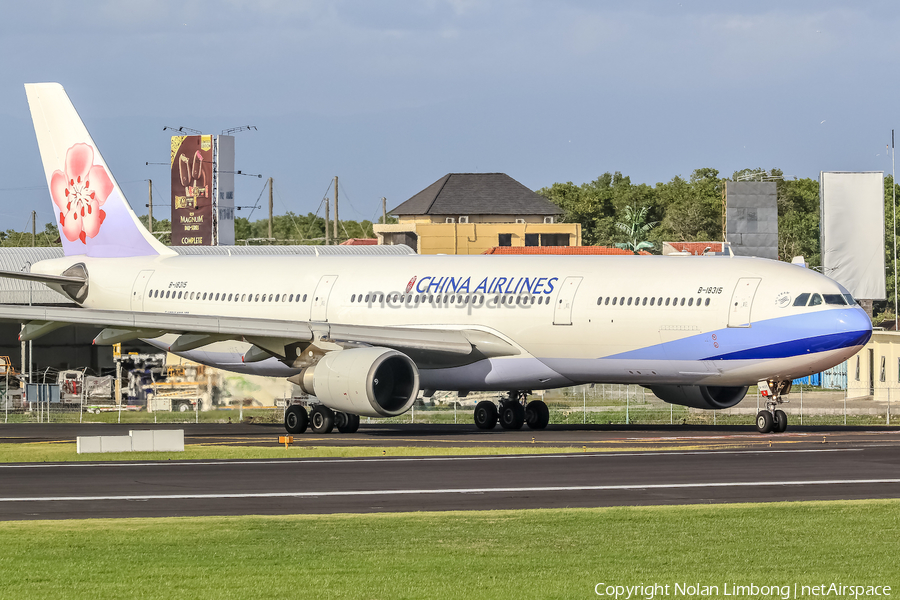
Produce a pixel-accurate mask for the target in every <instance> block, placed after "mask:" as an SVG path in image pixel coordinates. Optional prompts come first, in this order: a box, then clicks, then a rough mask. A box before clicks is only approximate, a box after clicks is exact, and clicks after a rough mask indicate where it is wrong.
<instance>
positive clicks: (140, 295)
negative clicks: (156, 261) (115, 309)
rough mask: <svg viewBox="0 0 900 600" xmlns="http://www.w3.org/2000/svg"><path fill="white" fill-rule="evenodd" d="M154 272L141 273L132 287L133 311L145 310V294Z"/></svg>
mask: <svg viewBox="0 0 900 600" xmlns="http://www.w3.org/2000/svg"><path fill="white" fill-rule="evenodd" d="M151 275H153V271H141V272H140V273H138V276H137V278H135V280H134V285H133V286H131V310H144V294H145V293H146V291H147V282H149V281H150V276H151Z"/></svg>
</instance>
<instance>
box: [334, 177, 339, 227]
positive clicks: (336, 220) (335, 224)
mask: <svg viewBox="0 0 900 600" xmlns="http://www.w3.org/2000/svg"><path fill="white" fill-rule="evenodd" d="M334 243H335V244H337V243H338V176H337V175H335V176H334Z"/></svg>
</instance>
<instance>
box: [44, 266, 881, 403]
mask: <svg viewBox="0 0 900 600" xmlns="http://www.w3.org/2000/svg"><path fill="white" fill-rule="evenodd" d="M76 263H83V264H84V265H85V267H86V269H87V272H88V274H89V282H90V288H89V292H88V295H87V297H86V299H85V300H84V302H83V305H84V306H85V307H88V308H103V309H115V310H123V311H142V312H153V313H180V314H197V315H221V316H236V317H241V316H245V317H248V318H250V317H258V318H267V319H279V320H284V321H309V322H328V323H339V324H349V325H378V326H394V327H413V326H415V327H419V328H422V327H426V328H439V329H467V330H482V331H486V332H490V333H492V334H494V335H496V336H498V337H500V338H502V339H504V340H506V341H508V342H509V343H510V344H512V345H513V346H515V347H516V348H518V349H519V350H520V354H519V355H517V356H507V357H500V358H492V359H484V360H480V361H477V362H474V363H471V364H467V365H463V366H451V367H443V368H440V367H435V366H434V365H424V366H423V365H420V376H421V382H422V387H423V388H428V389H442V390H460V391H470V390H507V389H549V388H554V387H561V386H566V385H572V384H580V383H589V382H598V383H599V382H604V383H639V384H676V385H677V384H683V385H716V386H726V385H727V386H738V385H748V384H753V383H756V382H757V381H758V380H760V379H766V378H779V379H792V378H796V377H801V376H804V375H808V374H810V373H815V372H819V371H821V370H823V369H825V368H828V367H831V366H833V365H835V364H838V363H840V362H842V361H843V360H845V359H846V358H848V357H849V356H852V355H853V354H854V353H855V352H857V351H858V349H859V347H860V346H861V345H862V344H864V343H865V342H866V341H867V340H868V337H869V335H870V334H871V323H870V321H869V319H868V317H867V316H866V314H865V312H864V311H863V310H862V309H860V308H859V307H858V306H855V305H853V304H844V305H841V304H835V303H832V304H827V303H824V302H823V303H821V304H819V305H815V306H795V305H794V304H795V302H796V299H797V298H798V297H799V296H800V295H801V294H820V295H823V296H824V295H829V297H830V298H832V299H833V298H834V296H835V295H842V294H846V290H843V289H842V288H840V286H838V284H836V283H835V282H834V281H832V280H831V279H828V278H827V277H825V276H823V275H820V274H818V273H816V272H814V271H810V270H807V269H804V268H802V267H798V266H795V265H791V264H787V263H780V262H776V261H770V260H764V259H753V258H735V257H657V256H652V257H650V256H633V257H632V256H599V257H595V256H387V257H386V256H351V257H344V256H267V257H255V256H154V257H132V258H102V259H97V258H89V257H84V256H70V257H66V258H62V259H56V260H52V261H44V262H41V263H37V264H36V265H35V266H34V268H33V271H35V272H38V273H45V274H59V273H62V272H63V271H64V270H65V269H66V268H67V267H69V266H71V265H72V264H76ZM148 341H150V343H153V344H155V345H157V346H159V347H162V348H167V347H168V345H169V344H170V343H171V337H170V338H165V337H163V338H158V339H155V340H148ZM248 347H249V344H248V343H246V342H244V341H241V340H234V341H225V342H217V343H215V344H211V345H209V346H206V347H203V348H200V349H197V350H192V351H189V352H184V353H182V354H183V355H184V356H186V357H189V358H191V359H193V360H197V361H199V362H201V363H205V364H209V365H211V366H217V367H221V368H225V369H230V370H235V371H241V372H251V373H259V374H265V375H279V376H290V375H293V374H296V373H297V372H298V371H299V369H297V368H293V367H291V366H289V365H287V364H283V363H282V362H279V361H278V360H276V359H274V358H273V359H268V360H264V361H261V362H258V363H248V364H244V363H243V362H242V361H241V356H242V355H243V354H244V352H246V351H247V349H248Z"/></svg>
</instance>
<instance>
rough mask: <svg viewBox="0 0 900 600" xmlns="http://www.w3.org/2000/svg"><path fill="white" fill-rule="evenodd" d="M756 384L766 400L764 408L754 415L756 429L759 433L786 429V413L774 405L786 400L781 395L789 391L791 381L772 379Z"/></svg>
mask: <svg viewBox="0 0 900 600" xmlns="http://www.w3.org/2000/svg"><path fill="white" fill-rule="evenodd" d="M757 385H758V386H759V393H760V394H762V396H763V398H765V400H766V408H765V410H761V411H759V414H757V415H756V430H757V431H759V432H760V433H783V432H784V431H786V430H787V425H788V423H787V413H785V412H784V411H783V410H781V409H777V408H776V406H778V405H780V404H783V403H785V402H787V400H786V399H785V398H783V396H786V395H787V394H788V393H789V392H790V391H791V381H790V380H786V381H778V380H775V379H772V380H768V381H765V380H764V381H760V382H759V383H758V384H757Z"/></svg>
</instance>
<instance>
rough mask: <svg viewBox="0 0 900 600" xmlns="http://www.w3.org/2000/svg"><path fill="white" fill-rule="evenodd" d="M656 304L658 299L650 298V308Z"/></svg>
mask: <svg viewBox="0 0 900 600" xmlns="http://www.w3.org/2000/svg"><path fill="white" fill-rule="evenodd" d="M654 302H656V298H650V306H653V304H654Z"/></svg>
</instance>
